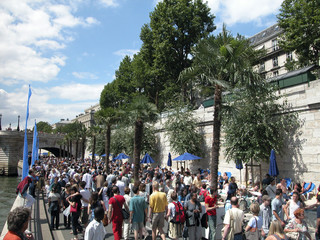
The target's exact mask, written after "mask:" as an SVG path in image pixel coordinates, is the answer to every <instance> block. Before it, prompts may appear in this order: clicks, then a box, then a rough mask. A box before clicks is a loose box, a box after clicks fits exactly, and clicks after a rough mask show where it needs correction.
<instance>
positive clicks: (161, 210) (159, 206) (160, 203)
mask: <svg viewBox="0 0 320 240" xmlns="http://www.w3.org/2000/svg"><path fill="white" fill-rule="evenodd" d="M152 188H153V193H152V194H151V195H150V211H149V220H150V221H151V225H152V239H153V240H156V236H157V235H156V234H157V229H158V231H159V232H160V236H161V239H162V240H165V239H166V237H165V233H164V231H163V227H164V219H165V213H166V212H167V209H168V201H167V196H166V194H165V193H164V192H159V183H158V182H157V181H154V182H153V183H152ZM151 214H152V218H151Z"/></svg>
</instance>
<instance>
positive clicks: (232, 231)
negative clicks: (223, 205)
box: [221, 209, 234, 240]
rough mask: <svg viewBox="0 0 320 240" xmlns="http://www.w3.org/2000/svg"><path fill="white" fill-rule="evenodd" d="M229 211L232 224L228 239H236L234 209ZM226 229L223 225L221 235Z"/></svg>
mask: <svg viewBox="0 0 320 240" xmlns="http://www.w3.org/2000/svg"><path fill="white" fill-rule="evenodd" d="M228 211H229V214H230V225H229V233H228V236H227V240H233V239H234V219H233V214H232V209H229V210H228ZM224 231H225V227H223V228H222V230H221V236H223V234H224Z"/></svg>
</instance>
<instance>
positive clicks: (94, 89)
mask: <svg viewBox="0 0 320 240" xmlns="http://www.w3.org/2000/svg"><path fill="white" fill-rule="evenodd" d="M103 87H104V86H103V85H102V84H101V85H99V84H96V85H92V84H91V85H86V84H76V83H74V84H73V83H71V84H66V85H62V86H56V87H53V88H32V86H31V90H32V95H31V98H30V105H29V121H28V128H32V127H33V124H34V119H37V122H39V121H47V122H49V123H54V122H56V121H58V120H59V119H61V118H65V119H66V118H69V119H73V118H75V116H76V115H78V114H79V113H81V112H83V111H84V109H86V108H88V107H90V106H92V105H94V104H96V103H98V101H99V98H100V93H101V91H102V89H103ZM27 97H28V85H23V86H22V87H20V88H16V89H14V90H13V91H12V92H6V91H5V90H3V89H0V102H1V105H0V113H1V114H2V127H3V128H6V127H8V126H9V123H12V128H14V129H15V128H16V127H17V117H18V115H20V116H21V121H20V128H21V129H23V128H24V126H25V117H26V115H25V114H26V106H27ZM65 100H69V101H70V103H65ZM80 100H81V101H80ZM74 101H80V102H74ZM60 102H61V103H60Z"/></svg>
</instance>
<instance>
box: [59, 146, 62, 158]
mask: <svg viewBox="0 0 320 240" xmlns="http://www.w3.org/2000/svg"><path fill="white" fill-rule="evenodd" d="M59 158H60V160H61V158H62V146H61V145H59Z"/></svg>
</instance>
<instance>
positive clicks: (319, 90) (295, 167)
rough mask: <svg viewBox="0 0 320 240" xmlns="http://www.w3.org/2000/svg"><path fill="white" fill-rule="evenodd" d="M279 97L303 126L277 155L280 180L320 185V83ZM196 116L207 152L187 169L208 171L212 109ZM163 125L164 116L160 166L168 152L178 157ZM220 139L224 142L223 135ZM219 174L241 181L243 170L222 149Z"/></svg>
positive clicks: (256, 173)
mask: <svg viewBox="0 0 320 240" xmlns="http://www.w3.org/2000/svg"><path fill="white" fill-rule="evenodd" d="M280 94H284V95H285V96H286V97H285V98H283V99H282V101H283V100H287V101H288V103H289V104H291V105H292V107H293V110H294V111H297V112H298V115H299V118H300V120H301V121H302V123H303V124H302V127H301V128H300V129H299V130H298V132H299V134H298V135H296V136H290V138H289V139H288V141H287V142H288V143H287V147H286V149H284V154H283V155H282V156H280V155H279V154H277V163H278V168H279V171H280V175H279V177H290V178H292V179H293V180H294V181H306V182H309V181H312V182H314V183H316V184H317V185H318V184H319V183H320V179H319V178H318V177H317V176H318V174H319V173H320V80H316V81H312V82H310V83H309V84H301V85H298V86H294V87H290V88H286V89H282V90H281V91H280ZM194 116H195V117H196V118H198V119H199V130H200V132H202V133H203V134H204V137H205V145H204V146H203V149H204V152H205V153H204V155H203V156H201V157H202V159H201V160H195V161H188V162H187V163H186V166H188V167H189V168H191V169H192V170H195V169H197V168H199V167H200V168H209V167H210V158H211V146H212V136H213V133H212V131H213V126H212V121H213V107H209V108H202V109H198V110H195V111H194ZM164 122H165V117H162V118H161V119H160V120H159V122H158V123H157V124H156V127H157V128H158V129H160V132H159V133H158V137H159V148H160V154H159V156H157V157H155V159H156V160H157V164H160V165H161V166H166V164H167V160H168V153H169V152H171V155H172V159H173V158H175V157H177V156H178V154H176V153H174V152H173V151H171V149H170V145H169V142H168V139H167V137H166V135H165V130H164V129H163V128H162V126H163V123H164ZM221 140H222V141H223V133H222V139H221ZM176 166H177V164H176V162H175V161H173V168H176ZM268 168H269V164H268V163H262V175H263V176H264V175H265V174H266V173H267V172H268ZM219 171H220V172H231V173H232V174H233V175H234V176H236V178H237V179H238V180H239V178H240V171H239V170H238V169H236V168H235V164H234V163H233V162H230V163H227V162H226V161H225V155H224V148H223V146H222V147H221V152H220V164H219ZM241 175H242V181H244V179H245V171H244V169H243V170H242V171H241ZM249 176H251V174H250V175H249ZM254 176H255V180H258V179H259V178H260V174H259V169H258V168H254Z"/></svg>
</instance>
